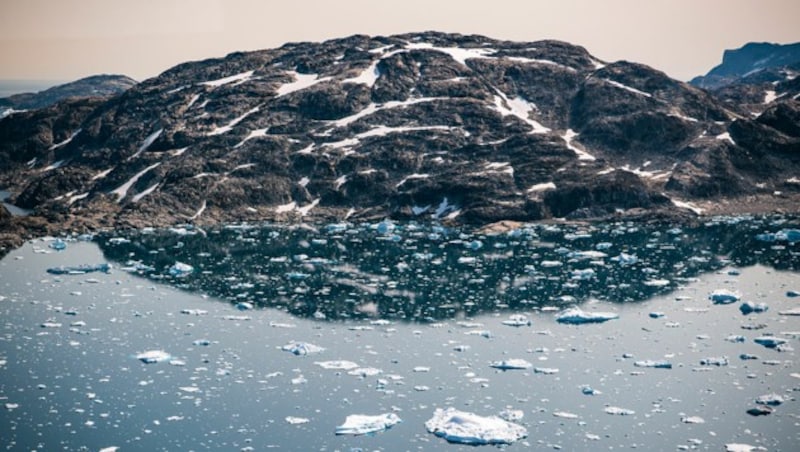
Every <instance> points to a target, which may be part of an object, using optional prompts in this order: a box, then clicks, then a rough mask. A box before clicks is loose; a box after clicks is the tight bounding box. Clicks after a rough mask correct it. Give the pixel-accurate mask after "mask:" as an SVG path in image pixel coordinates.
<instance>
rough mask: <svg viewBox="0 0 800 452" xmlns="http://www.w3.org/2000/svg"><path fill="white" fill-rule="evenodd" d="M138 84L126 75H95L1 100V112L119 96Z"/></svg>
mask: <svg viewBox="0 0 800 452" xmlns="http://www.w3.org/2000/svg"><path fill="white" fill-rule="evenodd" d="M135 84H136V80H134V79H132V78H130V77H126V76H124V75H93V76H91V77H86V78H82V79H80V80H76V81H74V82H70V83H65V84H63V85H58V86H54V87H52V88H48V89H46V90H44V91H40V92H38V93H22V94H14V95H13V96H9V97H4V98H0V110H2V109H4V108H11V109H14V110H32V109H37V108H44V107H49V106H50V105H53V104H55V103H57V102H59V101H62V100H64V99H68V98H71V97H96V96H100V97H105V96H112V95H115V94H119V93H121V92H123V91H125V90H127V89H129V88H130V87H132V86H134V85H135Z"/></svg>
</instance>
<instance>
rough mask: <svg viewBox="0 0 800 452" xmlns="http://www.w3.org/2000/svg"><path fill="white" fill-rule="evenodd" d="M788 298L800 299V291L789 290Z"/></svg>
mask: <svg viewBox="0 0 800 452" xmlns="http://www.w3.org/2000/svg"><path fill="white" fill-rule="evenodd" d="M786 296H787V297H789V298H796V297H800V291H798V290H789V291H787V292H786Z"/></svg>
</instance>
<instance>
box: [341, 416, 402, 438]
mask: <svg viewBox="0 0 800 452" xmlns="http://www.w3.org/2000/svg"><path fill="white" fill-rule="evenodd" d="M400 422H402V421H401V420H400V418H399V417H398V416H397V415H396V414H394V413H386V414H379V415H377V416H369V415H364V414H351V415H349V416H347V418H345V420H344V424H342V425H340V426H338V427H336V434H337V435H369V434H373V433H377V432H382V431H384V430H387V429H390V428H392V427H393V426H395V425H397V424H398V423H400Z"/></svg>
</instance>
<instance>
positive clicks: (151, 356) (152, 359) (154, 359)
mask: <svg viewBox="0 0 800 452" xmlns="http://www.w3.org/2000/svg"><path fill="white" fill-rule="evenodd" d="M171 357H172V356H171V355H170V354H169V353H167V352H165V351H164V350H149V351H146V352H143V353H139V354H138V355H136V359H138V360H139V361H141V362H143V363H145V364H155V363H160V362H162V361H167V360H168V359H170V358H171Z"/></svg>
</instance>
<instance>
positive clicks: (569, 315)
mask: <svg viewBox="0 0 800 452" xmlns="http://www.w3.org/2000/svg"><path fill="white" fill-rule="evenodd" d="M617 318H619V315H618V314H616V313H613V312H587V311H583V310H582V309H580V308H570V309H567V310H565V311H563V312H561V313H560V314H559V315H558V316H556V321H557V322H558V323H566V324H570V325H581V324H584V323H602V322H606V321H608V320H613V319H617Z"/></svg>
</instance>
